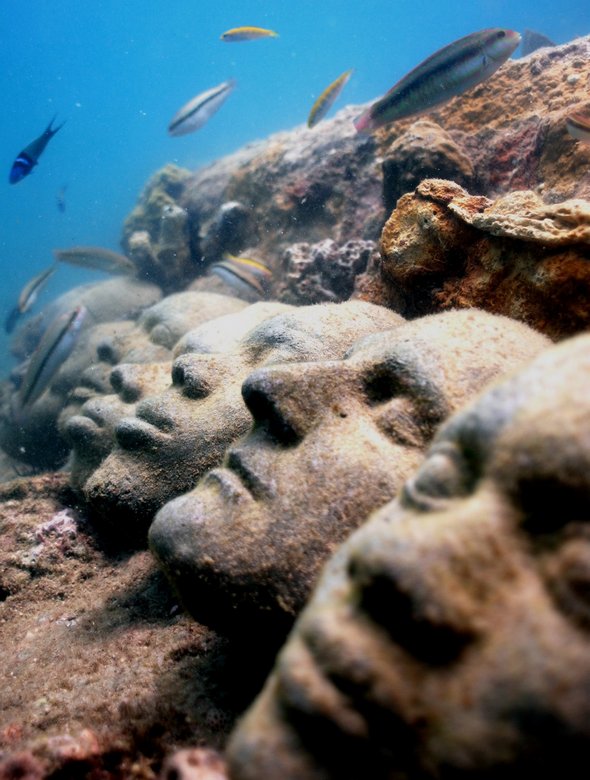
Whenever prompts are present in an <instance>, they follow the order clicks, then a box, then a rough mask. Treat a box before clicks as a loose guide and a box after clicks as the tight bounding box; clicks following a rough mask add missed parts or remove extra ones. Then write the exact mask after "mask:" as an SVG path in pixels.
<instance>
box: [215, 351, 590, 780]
mask: <svg viewBox="0 0 590 780" xmlns="http://www.w3.org/2000/svg"><path fill="white" fill-rule="evenodd" d="M589 388H590V337H589V336H580V337H576V338H575V339H572V340H570V341H568V342H564V343H563V344H560V345H559V346H555V347H550V348H548V349H547V350H545V351H544V352H543V353H542V354H541V355H539V356H538V357H537V358H536V359H535V360H534V361H533V362H531V363H530V364H529V365H528V366H527V367H526V368H524V369H523V370H522V371H521V372H519V373H517V374H515V375H514V376H513V377H511V378H510V379H508V380H505V381H504V382H503V383H501V384H498V385H497V386H495V387H493V388H492V389H490V390H488V391H487V392H485V393H483V394H482V395H481V396H480V398H479V399H478V400H476V401H475V402H474V403H472V405H470V406H469V407H468V408H466V409H465V410H464V411H462V412H460V413H459V414H458V415H456V416H455V417H453V418H452V419H451V420H450V421H449V422H448V423H447V424H446V425H445V426H443V428H442V429H441V431H440V432H439V434H438V435H437V436H436V438H435V440H434V442H433V444H432V447H431V448H430V450H429V452H428V454H427V456H426V458H425V460H424V462H423V464H422V465H421V467H420V468H419V470H418V471H417V472H416V474H415V475H414V476H413V477H412V478H411V479H410V480H409V481H408V482H407V483H406V484H405V486H404V488H403V489H402V491H401V493H400V496H399V498H398V500H397V501H394V502H392V503H390V504H389V505H386V506H385V507H384V508H382V509H381V510H380V511H379V512H377V513H376V514H375V515H374V516H373V517H372V518H371V520H370V521H369V522H368V523H367V524H366V525H365V526H364V527H362V528H361V529H359V530H358V531H357V532H356V533H355V534H353V536H351V537H350V539H349V540H348V541H347V542H346V543H345V544H344V545H343V546H342V548H341V549H340V550H339V551H338V552H337V553H336V555H335V556H334V557H333V558H332V559H331V561H330V562H329V563H328V565H327V566H326V568H325V570H324V572H323V575H322V578H321V581H320V583H319V586H318V588H317V590H316V592H315V594H314V596H313V597H312V600H311V601H310V603H309V605H308V606H307V607H306V609H305V610H304V612H303V614H302V615H301V617H300V619H299V621H298V622H297V624H296V627H295V629H294V631H293V633H292V635H291V637H290V639H289V641H288V643H287V645H286V647H285V648H284V650H283V651H282V653H281V656H280V658H279V661H278V663H277V666H276V668H275V671H274V673H273V674H272V675H271V677H270V679H269V680H268V682H267V684H266V687H265V689H264V691H263V693H262V694H261V696H260V697H259V699H258V700H257V702H256V703H255V704H254V705H253V707H252V708H251V710H250V712H249V713H248V714H247V715H246V717H245V718H244V720H243V722H242V725H241V727H239V728H238V729H237V731H236V732H235V734H234V736H233V738H232V740H231V744H230V749H229V756H230V765H231V773H230V774H231V777H232V778H233V779H234V780H253V778H256V780H265V778H271V777H281V778H284V780H294V778H299V777H306V778H310V780H311V779H312V778H313V779H315V778H320V777H321V778H322V779H325V778H337V777H338V778H339V777H343V776H347V777H349V776H358V777H360V776H367V777H368V776H371V777H424V778H434V777H436V778H442V780H445V779H446V778H457V777H473V778H481V779H482V780H483V778H486V780H488V779H489V778H514V777H533V776H534V777H538V778H554V777H573V778H582V777H586V776H587V775H588V772H589V771H590V696H589V691H590V392H589ZM361 768H362V770H363V771H362V772H360V771H359V770H360V769H361Z"/></svg>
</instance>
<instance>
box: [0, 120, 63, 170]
mask: <svg viewBox="0 0 590 780" xmlns="http://www.w3.org/2000/svg"><path fill="white" fill-rule="evenodd" d="M54 122H55V116H54V117H53V119H52V120H51V122H50V123H49V124H48V125H47V128H46V129H45V130H44V131H43V133H42V134H41V135H40V136H39V138H35V140H34V141H32V142H31V143H30V144H29V145H28V146H25V148H24V149H23V150H22V152H19V154H18V156H17V158H16V160H15V161H14V162H13V163H12V168H11V169H10V175H9V176H8V181H9V182H10V184H17V183H18V182H19V181H22V180H23V179H24V178H25V176H28V175H29V174H30V173H32V171H33V168H34V167H35V165H37V163H38V162H39V157H41V155H42V154H43V152H44V150H45V147H46V146H47V144H48V143H49V142H50V141H51V139H52V138H53V136H54V135H55V134H56V133H57V131H58V130H61V128H62V127H63V126H64V124H65V122H62V123H61V125H59V127H55V128H53V127H52V125H53V123H54Z"/></svg>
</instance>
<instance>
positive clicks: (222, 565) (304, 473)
mask: <svg viewBox="0 0 590 780" xmlns="http://www.w3.org/2000/svg"><path fill="white" fill-rule="evenodd" d="M546 343H547V341H546V339H544V338H543V337H542V336H539V335H538V334H536V333H534V332H533V331H531V330H530V329H529V328H527V327H526V326H524V325H521V324H519V323H516V322H514V321H512V320H508V319H506V318H503V317H496V316H494V315H489V314H486V313H484V312H480V311H457V312H448V313H445V314H439V315H434V316H432V317H425V318H423V319H421V320H416V321H414V322H411V323H405V324H403V325H400V326H399V327H398V328H396V329H394V330H391V331H388V332H385V333H380V334H377V335H373V336H369V337H367V338H365V339H362V340H360V341H359V342H357V343H356V344H355V346H354V347H353V348H352V350H351V351H350V354H349V356H348V357H347V359H345V360H336V361H331V362H328V361H321V362H316V363H304V364H294V365H278V366H275V367H267V368H262V369H259V370H257V371H255V372H253V373H252V374H251V375H250V376H249V377H248V379H247V380H246V382H245V383H244V386H243V396H244V400H245V401H246V404H247V405H248V407H249V409H250V412H251V413H252V415H253V417H254V428H253V430H252V431H251V433H250V434H249V435H248V436H247V437H246V438H244V439H243V440H242V441H241V442H240V443H239V444H238V445H237V446H235V447H232V448H230V449H229V451H228V454H227V458H226V461H225V468H222V469H215V470H214V471H212V472H211V473H210V474H208V475H207V477H206V478H205V479H204V480H203V481H202V482H201V483H200V484H199V485H198V486H197V487H196V488H195V489H194V490H193V491H191V492H190V493H188V494H186V495H184V496H180V497H179V498H177V499H176V500H174V501H172V502H170V503H169V504H168V505H167V506H165V507H164V508H163V509H162V510H161V511H160V512H159V513H158V515H157V516H156V518H155V521H154V523H153V525H152V527H151V529H150V541H151V545H152V548H153V550H154V552H155V554H156V556H157V557H158V558H159V559H160V561H161V563H162V564H163V566H164V567H165V569H166V571H167V573H168V575H169V576H170V578H171V580H172V581H173V582H174V584H175V586H176V587H177V589H178V591H179V592H180V594H181V596H182V598H183V600H184V602H185V604H186V605H187V607H188V608H189V610H190V611H191V612H192V613H193V614H194V615H195V616H196V617H197V619H199V620H201V621H203V622H206V623H210V624H212V625H214V626H216V627H217V628H220V629H221V630H223V631H232V632H233V631H236V630H241V628H243V626H244V625H249V626H250V627H251V626H252V625H253V624H255V623H256V621H262V623H263V624H264V626H265V628H267V629H269V630H270V631H272V630H274V629H276V630H277V631H279V632H280V631H282V630H284V629H285V628H286V627H288V626H289V625H290V624H291V622H292V620H293V618H294V616H295V615H296V614H297V613H298V611H299V610H300V609H301V607H302V606H303V604H304V602H305V600H306V598H307V596H308V594H309V591H310V588H311V587H312V585H313V583H314V581H315V579H316V576H317V573H318V571H319V569H320V567H321V565H322V564H323V562H324V561H325V559H326V558H327V557H328V556H329V554H330V553H331V552H332V551H333V550H334V549H335V547H336V546H337V545H338V544H339V543H340V542H342V540H343V539H344V538H346V536H347V535H348V534H349V533H350V531H351V530H352V529H353V528H356V527H357V526H358V525H359V524H361V523H362V522H363V521H364V520H365V519H366V518H367V516H368V515H369V514H370V513H371V512H372V511H373V510H375V509H376V508H377V507H380V506H382V505H383V504H384V503H386V502H387V501H389V500H390V499H391V498H392V497H393V496H395V495H396V493H397V491H398V489H399V488H400V487H401V485H402V484H403V482H404V480H405V479H406V478H407V477H408V476H409V474H411V473H412V471H413V470H414V469H415V467H416V466H417V464H418V463H419V462H420V460H421V458H422V453H423V451H424V449H425V448H426V446H427V445H428V443H429V442H430V440H431V439H432V436H433V435H434V432H435V430H436V428H437V426H438V425H439V424H440V423H441V422H442V421H443V420H444V419H445V418H446V417H447V416H448V415H449V414H450V413H451V412H453V411H455V410H456V409H458V408H459V407H460V406H461V405H462V404H463V403H465V402H466V401H467V400H469V399H470V398H471V397H472V396H473V395H474V394H475V393H476V392H477V391H478V390H479V389H481V387H482V386H483V385H484V384H485V383H486V382H487V381H489V380H490V379H492V378H494V377H495V376H497V375H498V374H502V373H504V372H506V371H507V370H509V369H510V368H512V367H514V366H515V365H519V364H520V363H522V362H523V361H524V360H526V359H527V358H529V357H530V356H531V355H534V354H536V353H537V352H538V351H539V349H541V348H542V347H543V346H545V345H546Z"/></svg>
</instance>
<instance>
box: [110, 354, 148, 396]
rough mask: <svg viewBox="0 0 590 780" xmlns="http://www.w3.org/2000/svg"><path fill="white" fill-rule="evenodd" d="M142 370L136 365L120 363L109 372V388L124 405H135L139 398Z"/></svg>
mask: <svg viewBox="0 0 590 780" xmlns="http://www.w3.org/2000/svg"><path fill="white" fill-rule="evenodd" d="M143 368H144V367H143V366H140V365H138V364H136V363H121V364H120V365H118V366H117V367H116V368H114V369H113V370H112V371H111V376H110V379H111V387H112V388H113V390H114V391H115V392H116V393H117V395H118V396H119V397H120V398H121V400H122V401H125V403H128V404H131V403H135V402H136V401H138V400H139V399H140V398H141V394H142V390H143V386H142V382H141V370H142V369H143Z"/></svg>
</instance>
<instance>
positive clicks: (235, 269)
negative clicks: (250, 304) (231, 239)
mask: <svg viewBox="0 0 590 780" xmlns="http://www.w3.org/2000/svg"><path fill="white" fill-rule="evenodd" d="M211 273H213V274H216V275H217V276H219V277H220V278H221V279H223V281H224V282H227V283H228V284H229V285H230V286H231V287H234V288H235V289H236V290H238V291H239V292H246V293H251V292H255V293H256V294H257V295H259V296H260V297H261V298H264V297H265V296H266V294H267V293H268V290H269V286H270V280H271V277H272V271H271V270H270V268H268V266H266V265H265V264H264V263H261V262H260V261H259V260H253V259H251V258H249V257H236V256H235V255H230V254H229V253H226V254H225V255H224V259H223V260H221V261H220V262H218V263H213V265H212V266H211Z"/></svg>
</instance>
